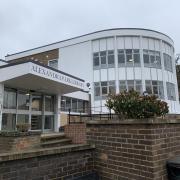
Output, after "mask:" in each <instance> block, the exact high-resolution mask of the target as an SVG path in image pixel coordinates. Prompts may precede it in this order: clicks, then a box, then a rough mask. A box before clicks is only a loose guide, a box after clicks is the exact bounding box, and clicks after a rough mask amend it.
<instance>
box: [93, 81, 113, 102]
mask: <svg viewBox="0 0 180 180" xmlns="http://www.w3.org/2000/svg"><path fill="white" fill-rule="evenodd" d="M115 93H116V85H115V81H102V82H95V83H94V97H95V99H96V100H97V99H100V98H101V97H103V98H106V97H107V95H108V94H115Z"/></svg>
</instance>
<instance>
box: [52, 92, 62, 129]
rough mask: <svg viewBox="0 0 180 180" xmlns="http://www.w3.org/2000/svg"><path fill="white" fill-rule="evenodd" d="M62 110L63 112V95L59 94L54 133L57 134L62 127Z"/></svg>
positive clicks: (57, 96)
mask: <svg viewBox="0 0 180 180" xmlns="http://www.w3.org/2000/svg"><path fill="white" fill-rule="evenodd" d="M60 110H61V94H58V95H56V107H55V113H56V114H55V119H54V131H55V132H59V127H60V126H61V124H60V120H61V115H60Z"/></svg>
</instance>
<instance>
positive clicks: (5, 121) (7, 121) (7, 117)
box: [2, 113, 16, 131]
mask: <svg viewBox="0 0 180 180" xmlns="http://www.w3.org/2000/svg"><path fill="white" fill-rule="evenodd" d="M15 127H16V115H15V114H4V113H3V114H2V130H8V131H11V130H15Z"/></svg>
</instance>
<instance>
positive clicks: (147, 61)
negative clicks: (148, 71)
mask: <svg viewBox="0 0 180 180" xmlns="http://www.w3.org/2000/svg"><path fill="white" fill-rule="evenodd" d="M143 59H144V66H145V67H153V68H158V69H161V56H160V52H159V51H152V50H147V49H144V50H143Z"/></svg>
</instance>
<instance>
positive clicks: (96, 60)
mask: <svg viewBox="0 0 180 180" xmlns="http://www.w3.org/2000/svg"><path fill="white" fill-rule="evenodd" d="M94 66H99V57H94Z"/></svg>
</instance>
